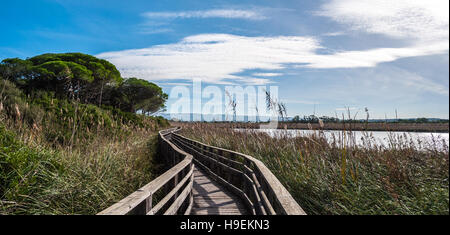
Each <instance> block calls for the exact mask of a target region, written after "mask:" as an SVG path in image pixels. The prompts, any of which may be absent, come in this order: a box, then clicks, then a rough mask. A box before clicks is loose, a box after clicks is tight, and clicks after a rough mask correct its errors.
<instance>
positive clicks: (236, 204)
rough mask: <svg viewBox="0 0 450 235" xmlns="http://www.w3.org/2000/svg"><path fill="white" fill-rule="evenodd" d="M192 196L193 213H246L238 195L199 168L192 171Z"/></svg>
mask: <svg viewBox="0 0 450 235" xmlns="http://www.w3.org/2000/svg"><path fill="white" fill-rule="evenodd" d="M193 197H194V205H193V208H192V211H191V212H192V213H191V214H193V215H241V214H248V212H247V208H246V207H245V205H244V204H243V203H242V201H241V199H240V198H239V197H237V196H236V195H234V194H233V193H231V192H229V191H228V190H226V189H225V188H224V186H223V185H221V184H219V183H218V182H216V181H215V180H213V179H212V178H211V177H210V176H209V174H207V173H204V172H203V171H201V170H199V169H196V170H195V171H194V185H193Z"/></svg>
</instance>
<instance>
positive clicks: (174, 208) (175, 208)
mask: <svg viewBox="0 0 450 235" xmlns="http://www.w3.org/2000/svg"><path fill="white" fill-rule="evenodd" d="M191 179H193V178H192V176H191ZM192 184H193V180H191V181H190V182H189V184H188V185H187V186H186V188H184V190H183V192H181V194H180V195H179V196H178V197H177V199H176V200H175V201H174V202H173V203H172V205H171V206H170V207H169V209H167V210H166V212H164V215H175V214H176V213H177V211H178V209H179V208H180V206H181V204H183V202H184V200H185V199H186V198H187V196H188V195H189V193H190V192H191V191H192Z"/></svg>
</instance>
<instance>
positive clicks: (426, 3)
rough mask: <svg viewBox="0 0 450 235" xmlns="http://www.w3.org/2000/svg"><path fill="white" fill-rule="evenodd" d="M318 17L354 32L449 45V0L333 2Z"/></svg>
mask: <svg viewBox="0 0 450 235" xmlns="http://www.w3.org/2000/svg"><path fill="white" fill-rule="evenodd" d="M317 14H318V15H321V16H325V17H329V18H331V19H333V20H334V21H336V22H339V23H342V24H345V25H347V26H350V28H351V29H353V30H360V31H365V32H367V33H377V34H383V35H386V36H389V37H394V38H400V39H407V40H410V41H412V40H414V41H417V40H419V41H427V42H429V41H441V40H447V43H448V37H449V1H445V0H395V1H392V0H332V1H330V2H328V3H326V4H324V5H322V7H321V10H320V11H318V12H317Z"/></svg>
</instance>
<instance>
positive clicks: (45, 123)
mask: <svg viewBox="0 0 450 235" xmlns="http://www.w3.org/2000/svg"><path fill="white" fill-rule="evenodd" d="M4 84H5V85H6V86H7V87H6V89H3V90H2V89H1V86H0V214H96V213H98V212H100V211H101V210H103V209H105V208H107V207H109V206H111V205H112V204H114V203H115V202H117V201H119V200H120V199H122V198H124V197H125V196H127V195H129V194H130V193H132V192H133V191H135V190H137V189H138V188H140V187H142V186H143V185H145V184H146V183H148V182H150V181H151V180H152V179H153V178H155V177H156V175H157V174H158V173H159V169H160V166H159V163H158V159H156V158H155V156H156V148H157V131H158V129H160V128H164V127H165V126H167V125H168V123H167V121H166V120H164V119H161V118H152V117H145V116H143V115H136V114H131V113H124V112H121V111H119V110H114V109H112V108H108V107H102V108H99V107H97V106H94V105H89V104H79V103H77V102H74V101H67V100H59V99H54V98H52V95H51V94H49V93H41V94H34V96H30V97H26V96H24V95H23V93H21V91H20V89H17V88H16V87H15V86H14V85H12V84H10V83H6V82H5V83H4Z"/></svg>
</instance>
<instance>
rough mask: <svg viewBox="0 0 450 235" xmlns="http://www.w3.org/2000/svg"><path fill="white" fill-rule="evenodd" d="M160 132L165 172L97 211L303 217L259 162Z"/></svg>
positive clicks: (296, 206)
mask: <svg viewBox="0 0 450 235" xmlns="http://www.w3.org/2000/svg"><path fill="white" fill-rule="evenodd" d="M180 130H181V129H180V128H172V129H168V130H163V131H160V132H159V135H158V153H159V154H160V155H161V160H162V161H163V163H164V164H165V165H166V166H167V167H168V170H166V171H165V172H164V173H163V174H161V175H160V176H158V177H157V178H155V179H154V180H152V181H151V182H149V183H148V184H146V185H144V186H143V187H141V188H140V189H138V190H136V191H135V192H133V193H132V194H130V195H129V196H127V197H125V198H123V199H122V200H120V201H119V202H117V203H115V204H113V205H112V206H110V207H108V208H106V209H105V210H103V211H101V212H100V213H98V214H99V215H245V214H250V215H276V214H282V215H305V214H306V213H305V212H304V211H303V209H302V208H301V207H300V206H299V205H298V204H297V202H296V201H295V200H294V199H293V198H292V196H291V195H290V194H289V192H288V191H287V190H286V188H285V187H284V186H283V185H282V184H281V183H280V181H278V179H277V178H276V177H275V176H274V175H273V174H272V172H270V170H269V169H268V168H267V167H266V166H265V165H264V163H262V162H261V161H259V160H257V159H255V158H253V157H252V156H248V155H245V154H242V153H238V152H234V151H231V150H227V149H222V148H217V147H213V146H209V145H206V144H203V143H201V142H198V141H195V140H192V139H189V138H186V137H184V136H182V135H179V134H177V132H179V131H180Z"/></svg>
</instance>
